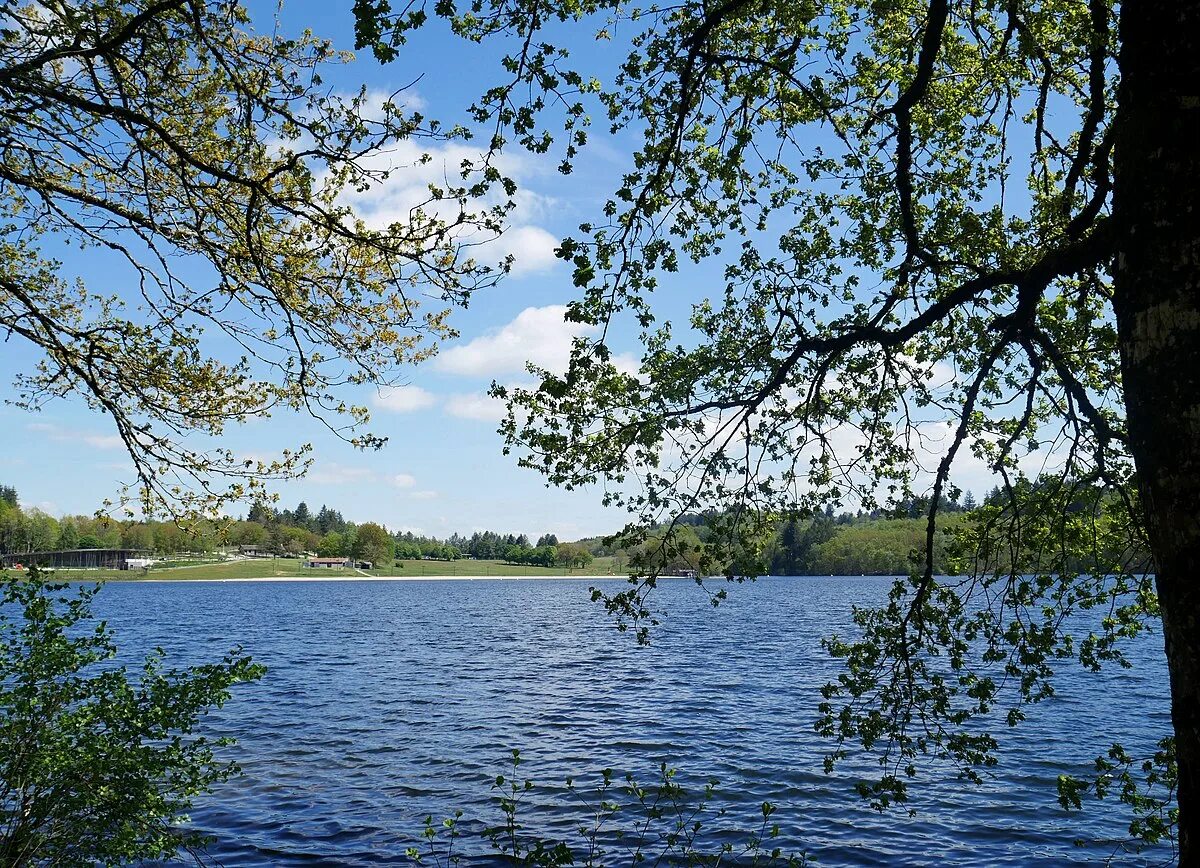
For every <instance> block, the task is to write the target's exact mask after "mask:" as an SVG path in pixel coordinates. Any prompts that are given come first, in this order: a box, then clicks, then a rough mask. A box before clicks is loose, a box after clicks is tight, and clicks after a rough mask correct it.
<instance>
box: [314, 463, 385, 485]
mask: <svg viewBox="0 0 1200 868" xmlns="http://www.w3.org/2000/svg"><path fill="white" fill-rule="evenodd" d="M304 478H305V479H306V480H308V481H309V482H314V483H316V484H317V485H349V484H351V483H355V482H367V481H370V480H372V479H374V478H375V473H374V472H373V471H371V470H369V469H367V468H366V467H348V466H346V465H344V464H335V463H329V464H321V465H318V466H316V467H314V468H313V469H312V470H310V471H309V472H308V474H307V475H306V476H305V477H304Z"/></svg>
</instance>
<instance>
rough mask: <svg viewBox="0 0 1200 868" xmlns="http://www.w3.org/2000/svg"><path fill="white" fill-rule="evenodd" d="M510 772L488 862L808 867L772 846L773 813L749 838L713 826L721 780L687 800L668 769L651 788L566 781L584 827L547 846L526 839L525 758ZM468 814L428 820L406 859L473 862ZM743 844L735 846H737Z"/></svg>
mask: <svg viewBox="0 0 1200 868" xmlns="http://www.w3.org/2000/svg"><path fill="white" fill-rule="evenodd" d="M511 763H512V766H511V772H510V773H509V774H508V775H497V776H496V779H495V781H494V782H493V784H492V791H493V793H494V794H495V802H496V805H497V807H498V808H499V809H500V815H501V820H500V822H499V823H498V824H497V825H493V826H486V827H484V829H483V830H482V833H481V834H482V837H483V838H484V839H485V840H486V841H487V842H488V845H489V847H490V854H489V855H492V856H496V857H499V858H501V859H503V860H504V862H505V864H512V865H522V866H530V868H559V866H564V865H581V866H584V868H595V866H601V865H615V864H628V865H631V866H634V865H661V864H668V865H696V866H717V865H720V864H722V863H725V862H730V861H732V862H734V863H736V864H741V865H754V866H764V868H765V866H788V868H792V866H803V865H807V864H808V859H807V856H806V855H805V854H800V855H798V856H795V855H785V854H784V852H783V850H782V848H780V847H777V846H772V842H773V841H774V840H775V839H777V838H778V837H779V825H778V824H777V823H775V822H774V821H773V820H772V817H773V816H774V814H775V812H776V807H775V805H773V804H771V803H770V802H763V803H762V807H761V817H762V819H761V822H760V824H759V827H758V828H757V829H756V830H754V831H752V832H750V831H745V830H736V829H729V828H722V827H721V826H718V825H715V824H717V823H720V822H721V821H722V820H723V819H724V818H725V816H726V815H725V811H724V809H721V808H715V807H713V806H712V802H713V800H714V797H715V796H716V793H717V784H718V782H717V781H716V780H713V779H710V780H708V781H707V782H706V783H705V785H704V787H703V789H702V790H701V791H700V792H699V793H692V792H689V791H688V790H687V789H685V788H684V786H683V785H682V784H680V783H679V782H678V781H677V780H676V770H675V769H672V768H669V767H668V766H667V764H666V763H663V764H662V765H660V766H659V768H658V772H657V777H656V778H655V780H654V782H653V783H651V784H648V785H642V784H639V783H638V781H637V780H636V778H635V777H634V776H633V775H632V774H628V775H626V776H625V779H624V783H623V784H617V783H616V775H615V773H614V772H613V770H612V769H609V768H606V769H604V770H603V771H601V773H600V782H599V783H598V784H597V785H596V786H595V787H593V788H591V789H588V790H586V791H580V790H579V789H578V788H577V787H576V786H575V781H574V780H573V779H571V778H568V779H567V782H566V784H567V790H568V791H569V792H570V793H571V795H572V796H573V797H574V798H575V799H576V800H577V802H578V804H579V805H580V807H581V808H582V810H581V812H580V816H581V817H585V818H586V821H585V822H582V823H581V824H580V825H579V826H578V827H577V828H576V829H575V837H574V838H572V839H570V840H563V839H554V838H543V837H540V836H538V835H536V834H534V833H531V832H528V831H527V826H526V823H525V821H524V814H523V811H522V810H521V808H522V804H523V802H524V801H525V799H526V797H527V796H529V795H530V794H532V793H533V792H534V790H535V785H534V783H533V781H531V780H529V779H528V778H523V777H522V776H521V775H520V766H521V752H520V751H518V750H514V751H513V752H512V757H511ZM462 816H463V813H462V811H456V812H455V813H454V816H452V817H447V818H445V819H443V820H442V821H441V822H440V823H435V822H434V819H433V816H432V815H430V816H427V817H426V818H425V828H424V831H423V832H422V838H423V839H424V843H423V845H422V846H420V847H410V848H409V849H408V851H407V854H408V856H409V857H410V858H411V859H413V860H414V861H416V862H418V863H421V864H429V865H433V866H435V868H452V866H458V865H460V864H462V863H463V861H464V860H465V859H466V858H467V857H466V856H465V855H464V854H463V853H462V851H461V849H460V839H461V838H462V837H463V835H464V832H463V830H462V828H461V826H462ZM735 841H736V842H738V843H734V842H735Z"/></svg>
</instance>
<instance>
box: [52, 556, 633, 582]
mask: <svg viewBox="0 0 1200 868" xmlns="http://www.w3.org/2000/svg"><path fill="white" fill-rule="evenodd" d="M612 561H613V559H612V558H597V559H596V560H595V561H594V562H593V563H592V564H591V566H589V567H587V568H586V569H582V570H564V569H562V568H557V569H547V568H546V567H528V566H521V565H515V564H506V563H503V562H501V561H470V560H462V561H398V562H397V564H396V566H394V567H388V568H384V569H376V570H363V571H361V572H360V571H358V570H345V569H324V568H315V569H309V568H307V567H304V566H301V561H299V560H294V559H291V558H255V559H252V560H244V561H227V562H225V563H218V564H199V565H197V566H187V567H178V566H177V567H167V568H160V569H154V568H152V569H150V570H149V571H148V572H145V573H143V572H142V571H140V570H60V571H59V572H58V573H57V574H56V575H57V578H60V579H66V580H69V581H80V582H86V581H120V582H132V581H142V580H151V581H153V580H161V579H190V580H192V581H203V580H210V581H211V580H213V579H275V578H278V579H287V578H297V577H299V578H327V579H336V578H353V577H360V578H361V577H362V574H363V573H366V574H367V575H369V576H379V577H388V576H395V577H400V578H404V577H409V578H426V577H428V578H436V577H438V576H444V577H453V576H478V577H481V578H483V577H487V576H603V575H608V573H609V571H610V570H611V569H612Z"/></svg>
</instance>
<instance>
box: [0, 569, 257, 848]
mask: <svg viewBox="0 0 1200 868" xmlns="http://www.w3.org/2000/svg"><path fill="white" fill-rule="evenodd" d="M0 591H2V594H0V866H2V868H17V866H25V865H46V864H51V865H56V866H57V865H63V866H76V865H78V866H84V865H88V866H90V865H96V864H100V865H120V864H125V863H129V862H135V861H140V860H147V859H166V858H170V857H172V856H174V855H176V854H177V853H178V852H179V851H180V850H185V851H195V850H196V849H197V848H199V847H201V846H202V845H203V843H204V841H203V839H202V838H201V836H200V835H199V834H198V833H196V832H194V831H191V830H188V829H186V828H183V827H181V826H180V823H181V822H182V821H183V820H185V819H186V812H187V811H188V809H189V808H190V807H191V805H192V800H193V798H194V797H195V796H197V795H199V794H202V793H207V792H209V791H210V790H211V788H212V787H213V786H214V785H215V784H217V783H220V782H222V781H225V780H227V779H228V778H229V777H230V776H231V775H235V774H237V773H238V772H239V769H238V767H237V766H236V765H235V764H234V763H232V762H228V761H223V760H220V759H218V758H217V756H216V752H215V749H216V748H218V747H222V746H225V745H228V744H230V743H231V740H230V739H225V738H217V739H211V738H206V737H204V736H202V735H198V734H196V732H195V728H196V726H197V723H198V722H199V720H200V718H201V717H203V716H204V715H205V714H206V713H207V712H208V711H209V710H211V709H212V708H214V707H217V708H219V707H220V706H221V705H222V704H223V703H224V702H225V700H226V699H228V698H229V695H230V688H231V687H232V686H233V685H234V684H236V683H238V682H242V681H254V680H257V679H258V678H261V677H262V675H263V674H264V672H265V669H264V668H263V667H262V666H259V665H257V664H255V663H253V662H251V660H250V658H249V657H245V656H241V654H240V652H239V650H238V649H234V650H233V651H231V652H230V653H229V654H228V655H226V656H225V658H224V659H223V660H222V661H221V662H220V663H214V664H210V665H203V666H194V667H189V668H186V669H182V670H175V669H166V668H164V666H163V657H164V654H163V651H162V649H156V650H155V652H154V653H153V654H151V655H150V656H148V657H147V658H146V660H145V662H144V663H143V664H142V666H141V667H140V671H139V672H138V673H137V675H136V677H131V676H130V673H129V672H128V671H127V669H126V668H125V667H124V666H119V665H117V663H116V661H115V657H116V654H117V648H116V645H115V644H114V643H113V638H112V633H111V632H110V630H109V629H108V627H107V625H106V624H105V623H104V622H103V621H99V622H97V621H95V620H94V618H93V616H92V613H91V601H92V598H93V597H94V596H95V595H96V593H97V592H98V591H99V587H98V586H97V587H93V588H80V589H77V590H71V589H70V588H69V587H68V586H67V585H64V584H52V583H50V582H48V581H46V580H45V578H44V576H43V575H42V574H39V573H38V572H37V571H36V570H31V571H30V573H29V574H27V575H23V576H8V575H5V576H3V577H0Z"/></svg>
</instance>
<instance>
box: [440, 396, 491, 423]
mask: <svg viewBox="0 0 1200 868" xmlns="http://www.w3.org/2000/svg"><path fill="white" fill-rule="evenodd" d="M445 408H446V412H447V413H449V414H450V415H451V416H457V417H458V418H460V419H477V420H479V421H481V422H499V421H500V420H501V419H503V418H504V402H503V401H499V400H497V399H496V398H492V397H490V396H488V395H485V394H482V393H466V394H459V395H451V396H450V397H449V398H447V399H446V405H445Z"/></svg>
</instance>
